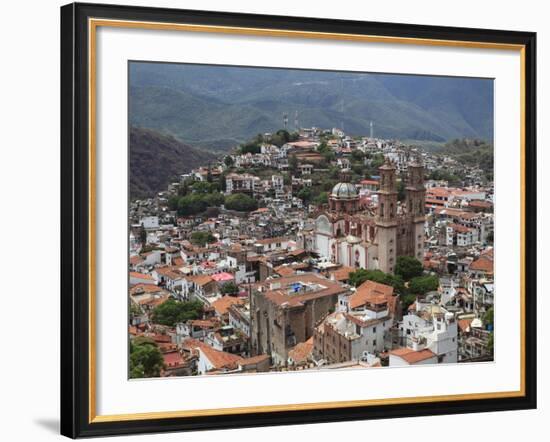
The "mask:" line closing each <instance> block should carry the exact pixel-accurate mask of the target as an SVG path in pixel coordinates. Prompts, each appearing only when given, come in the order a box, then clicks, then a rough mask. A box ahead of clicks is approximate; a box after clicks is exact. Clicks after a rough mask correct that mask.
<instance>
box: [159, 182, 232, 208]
mask: <svg viewBox="0 0 550 442" xmlns="http://www.w3.org/2000/svg"><path fill="white" fill-rule="evenodd" d="M224 202H225V196H224V195H223V193H220V190H219V185H218V184H217V183H209V182H207V181H197V182H191V183H182V184H181V185H180V187H179V189H178V194H177V195H174V196H172V197H170V198H169V199H168V208H169V209H170V210H176V211H177V213H178V215H179V216H190V215H197V214H200V213H204V212H206V211H207V209H208V208H212V207H220V206H221V205H222V204H223V203H224Z"/></svg>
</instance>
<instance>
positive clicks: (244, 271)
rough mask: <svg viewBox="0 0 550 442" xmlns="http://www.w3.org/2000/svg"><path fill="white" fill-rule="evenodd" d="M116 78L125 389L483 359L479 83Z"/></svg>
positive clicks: (132, 69) (483, 171)
mask: <svg viewBox="0 0 550 442" xmlns="http://www.w3.org/2000/svg"><path fill="white" fill-rule="evenodd" d="M128 80H129V81H128V84H129V92H128V97H129V98H128V116H129V121H128V131H129V135H128V142H129V180H130V182H129V193H130V195H129V196H130V200H129V207H128V235H129V240H128V244H129V254H128V282H129V293H128V330H129V334H128V336H129V339H128V361H129V373H128V377H129V378H131V379H136V378H156V377H180V376H211V375H231V374H241V375H242V374H254V373H264V372H287V373H288V372H303V371H308V372H310V373H314V372H316V371H320V370H339V369H367V370H375V369H382V370H384V369H386V368H394V367H409V366H417V365H424V364H433V365H436V364H462V363H492V361H493V347H494V339H495V327H494V319H493V318H494V308H495V307H494V306H495V301H494V299H495V293H494V280H495V275H494V271H493V241H494V237H493V235H494V234H493V225H494V216H493V213H494V210H493V195H494V184H493V150H494V144H493V141H494V124H493V120H494V108H493V93H494V89H493V88H494V84H493V80H492V79H486V78H464V77H442V76H425V75H407V74H402V75H401V74H400V75H397V74H384V73H368V72H338V71H322V70H300V69H283V68H262V67H238V66H220V65H198V64H180V63H160V62H158V63H157V62H148V61H130V62H128Z"/></svg>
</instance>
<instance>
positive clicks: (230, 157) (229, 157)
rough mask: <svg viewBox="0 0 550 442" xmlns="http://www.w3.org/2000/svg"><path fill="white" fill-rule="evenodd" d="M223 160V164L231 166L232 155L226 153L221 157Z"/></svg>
mask: <svg viewBox="0 0 550 442" xmlns="http://www.w3.org/2000/svg"><path fill="white" fill-rule="evenodd" d="M223 162H224V164H225V165H226V166H227V167H231V166H233V163H234V161H233V157H232V156H231V155H227V156H226V157H225V158H224V159H223Z"/></svg>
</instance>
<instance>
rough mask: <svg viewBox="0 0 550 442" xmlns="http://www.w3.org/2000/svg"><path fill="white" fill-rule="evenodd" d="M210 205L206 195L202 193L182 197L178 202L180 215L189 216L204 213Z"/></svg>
mask: <svg viewBox="0 0 550 442" xmlns="http://www.w3.org/2000/svg"><path fill="white" fill-rule="evenodd" d="M207 207H208V203H207V202H206V201H205V199H204V196H203V195H201V194H196V193H192V194H190V195H186V196H184V197H182V198H180V200H179V202H178V215H181V216H189V215H196V214H198V213H202V212H204V211H205V210H206V208H207Z"/></svg>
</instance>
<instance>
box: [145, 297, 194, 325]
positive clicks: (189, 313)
mask: <svg viewBox="0 0 550 442" xmlns="http://www.w3.org/2000/svg"><path fill="white" fill-rule="evenodd" d="M201 315H202V303H201V302H200V301H187V302H180V301H176V300H175V299H169V300H168V301H166V302H165V303H163V304H161V305H159V306H158V307H155V309H154V310H153V313H152V314H151V319H152V321H153V322H154V323H155V324H160V325H167V326H169V327H173V326H175V325H176V324H177V323H179V322H185V321H189V320H190V319H199V318H200V317H201Z"/></svg>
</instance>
